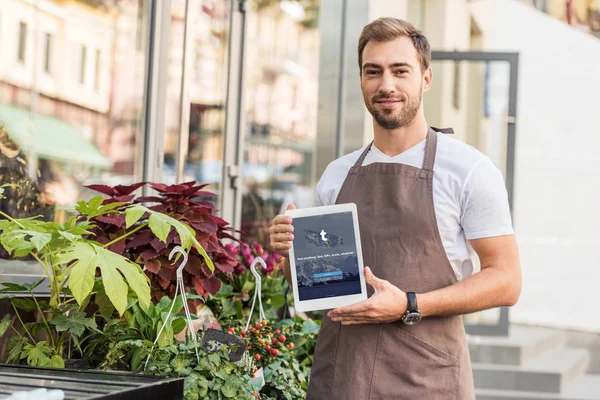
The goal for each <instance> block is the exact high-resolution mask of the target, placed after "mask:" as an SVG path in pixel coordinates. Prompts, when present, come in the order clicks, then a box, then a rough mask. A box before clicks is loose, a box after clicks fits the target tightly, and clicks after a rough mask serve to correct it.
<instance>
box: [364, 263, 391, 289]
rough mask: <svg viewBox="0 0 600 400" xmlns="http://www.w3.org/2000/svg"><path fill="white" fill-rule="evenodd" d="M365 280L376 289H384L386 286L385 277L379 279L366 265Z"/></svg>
mask: <svg viewBox="0 0 600 400" xmlns="http://www.w3.org/2000/svg"><path fill="white" fill-rule="evenodd" d="M365 280H366V281H367V283H368V284H369V285H371V287H373V289H375V291H379V290H382V289H383V288H384V287H385V282H386V281H384V280H383V279H379V278H378V277H376V276H375V275H374V274H373V271H371V268H369V267H365Z"/></svg>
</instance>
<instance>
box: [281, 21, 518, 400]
mask: <svg viewBox="0 0 600 400" xmlns="http://www.w3.org/2000/svg"><path fill="white" fill-rule="evenodd" d="M430 57H431V53H430V47H429V43H428V41H427V39H426V38H425V37H424V36H423V34H422V33H421V32H419V31H418V30H416V29H415V28H414V27H413V26H412V25H410V24H409V23H407V22H405V21H402V20H398V19H394V18H382V19H378V20H376V21H374V22H372V23H370V24H369V25H367V26H366V27H365V28H364V29H363V32H362V35H361V37H360V40H359V45H358V59H359V68H360V84H361V89H362V92H363V97H364V101H365V105H366V106H367V109H368V110H369V112H370V113H371V115H372V116H373V127H374V141H373V142H372V143H371V144H369V145H367V146H365V147H364V148H363V149H360V150H358V151H356V152H354V153H351V154H348V155H346V156H344V157H341V158H339V159H337V160H335V161H333V162H332V163H331V164H330V165H329V166H328V167H327V169H326V171H325V172H324V173H323V176H322V177H321V179H320V181H319V183H318V185H317V189H316V205H329V204H334V203H350V202H353V203H356V205H357V208H358V215H359V224H360V234H361V241H362V247H363V257H364V263H365V266H368V267H365V278H366V281H367V283H368V284H369V285H370V288H369V295H370V297H369V298H368V299H367V300H366V301H364V302H361V303H358V304H355V305H352V306H347V307H343V308H339V309H335V310H331V311H329V312H326V313H325V316H324V319H323V324H322V327H321V331H320V333H319V340H318V343H317V348H316V351H315V358H314V364H313V369H312V373H311V381H310V387H309V389H308V396H307V398H308V399H311V400H312V399H315V400H323V399H335V400H337V399H340V400H342V399H343V400H347V399H352V400H354V399H356V400H363V399H364V400H367V399H407V400H408V399H409V400H416V399H425V400H435V399H443V400H449V399H456V400H470V399H474V398H475V394H474V388H473V376H472V371H471V364H470V360H469V351H468V347H467V344H466V336H465V331H464V328H463V324H462V319H461V317H460V315H462V314H467V313H472V312H475V311H480V310H485V309H489V308H493V307H499V306H512V305H514V304H515V303H516V302H517V300H518V298H519V295H520V291H521V271H520V264H519V255H518V248H517V244H516V241H515V238H514V235H513V230H512V224H511V220H510V214H509V208H508V200H507V194H506V189H505V186H504V181H503V179H502V175H501V174H500V172H499V171H498V170H497V169H496V168H495V167H494V166H493V164H492V163H491V162H490V160H489V159H488V158H487V157H485V156H483V155H482V154H481V153H479V152H478V151H477V150H475V149H473V148H472V147H470V146H468V145H466V144H464V143H462V142H460V141H458V140H456V139H453V138H450V137H448V136H445V135H443V134H441V133H438V132H435V131H434V130H433V129H432V128H430V127H429V126H428V125H427V122H426V121H425V117H424V112H423V98H422V95H423V92H427V91H428V90H429V88H430V87H431V83H432V72H431V68H430V66H429V62H430ZM289 208H294V207H293V205H290V207H289ZM291 222H292V221H291V218H290V217H287V216H284V215H278V216H277V217H275V219H274V220H273V225H272V227H271V228H270V235H271V245H272V247H273V248H274V249H275V250H277V251H279V252H280V253H281V254H282V255H283V256H287V255H288V250H289V249H290V247H291V242H290V241H291V240H292V239H293V227H292V225H291ZM473 250H474V252H475V253H477V256H478V257H479V260H480V265H481V270H480V272H477V273H474V270H475V266H474V262H473V254H472V252H473ZM369 267H370V268H369ZM285 272H286V274H287V277H288V280H290V275H289V264H287V263H286V266H285ZM371 288H372V289H371ZM420 318H422V319H420Z"/></svg>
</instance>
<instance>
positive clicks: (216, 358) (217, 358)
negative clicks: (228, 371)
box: [208, 353, 221, 367]
mask: <svg viewBox="0 0 600 400" xmlns="http://www.w3.org/2000/svg"><path fill="white" fill-rule="evenodd" d="M208 362H209V363H211V364H212V366H214V367H219V366H220V365H221V355H220V354H219V353H210V354H209V355H208Z"/></svg>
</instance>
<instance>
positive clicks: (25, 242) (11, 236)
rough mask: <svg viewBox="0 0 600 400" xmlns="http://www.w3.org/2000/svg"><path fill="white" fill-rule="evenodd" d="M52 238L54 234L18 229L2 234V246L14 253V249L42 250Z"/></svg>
mask: <svg viewBox="0 0 600 400" xmlns="http://www.w3.org/2000/svg"><path fill="white" fill-rule="evenodd" d="M51 240H52V234H50V233H47V232H38V231H35V230H25V229H17V230H13V231H10V232H6V233H4V234H2V246H4V248H5V249H6V251H8V252H9V253H12V252H13V251H14V250H18V251H25V250H27V251H30V250H33V249H36V250H37V251H40V250H42V249H43V248H44V246H46V245H47V244H48V243H50V241H51Z"/></svg>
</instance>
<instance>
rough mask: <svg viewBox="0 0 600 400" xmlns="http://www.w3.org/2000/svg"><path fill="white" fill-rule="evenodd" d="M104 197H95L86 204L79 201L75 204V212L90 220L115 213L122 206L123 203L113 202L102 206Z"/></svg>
mask: <svg viewBox="0 0 600 400" xmlns="http://www.w3.org/2000/svg"><path fill="white" fill-rule="evenodd" d="M103 201H104V197H102V196H96V197H94V198H92V199H91V200H90V201H88V202H87V203H86V202H85V201H80V202H78V203H77V207H76V208H77V211H79V212H80V213H81V214H83V215H85V216H86V218H87V219H91V218H94V217H97V216H100V215H106V214H113V213H116V212H117V210H116V209H117V208H119V207H121V206H123V205H124V204H125V203H122V202H114V203H109V204H105V205H102V202H103Z"/></svg>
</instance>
